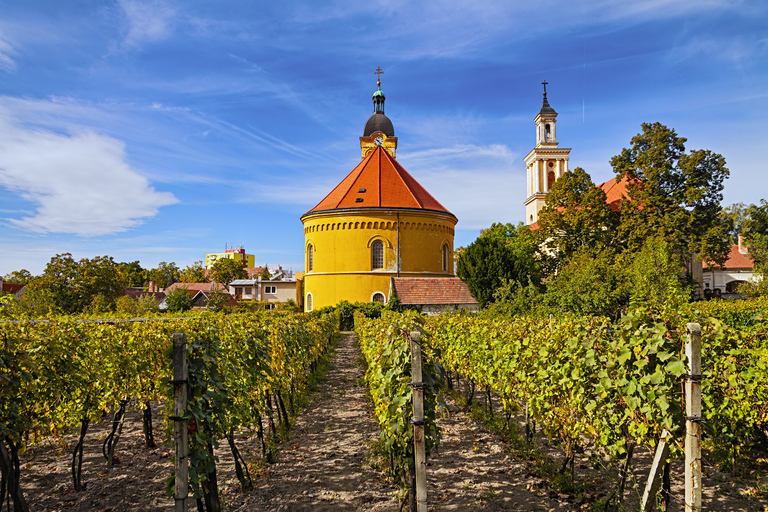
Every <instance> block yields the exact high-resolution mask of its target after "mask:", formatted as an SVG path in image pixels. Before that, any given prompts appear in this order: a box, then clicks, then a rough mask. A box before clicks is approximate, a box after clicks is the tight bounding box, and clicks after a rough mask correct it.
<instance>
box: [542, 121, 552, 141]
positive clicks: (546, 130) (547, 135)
mask: <svg viewBox="0 0 768 512" xmlns="http://www.w3.org/2000/svg"><path fill="white" fill-rule="evenodd" d="M551 136H552V132H551V131H550V129H549V125H548V124H545V125H544V138H545V139H547V140H548V139H549V138H550V137H551Z"/></svg>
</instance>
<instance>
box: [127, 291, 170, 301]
mask: <svg viewBox="0 0 768 512" xmlns="http://www.w3.org/2000/svg"><path fill="white" fill-rule="evenodd" d="M125 294H126V295H127V296H129V297H130V298H132V299H137V300H138V298H139V297H143V296H145V295H151V296H153V297H154V298H156V299H157V300H159V301H161V300H163V299H164V298H165V292H148V291H145V290H142V289H136V288H126V290H125Z"/></svg>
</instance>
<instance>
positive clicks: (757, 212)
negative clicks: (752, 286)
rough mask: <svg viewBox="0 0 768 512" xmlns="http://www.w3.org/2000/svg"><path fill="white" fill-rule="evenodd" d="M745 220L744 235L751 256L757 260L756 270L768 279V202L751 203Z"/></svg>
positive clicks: (763, 200) (764, 279)
mask: <svg viewBox="0 0 768 512" xmlns="http://www.w3.org/2000/svg"><path fill="white" fill-rule="evenodd" d="M746 217H747V218H746V220H745V222H744V237H745V240H746V244H747V247H748V249H749V257H750V258H752V259H753V260H754V262H755V270H756V271H757V272H758V273H760V274H761V275H762V276H763V281H766V280H768V202H766V200H765V199H761V200H760V205H759V206H758V205H754V204H753V205H750V206H749V208H748V209H747V215H746Z"/></svg>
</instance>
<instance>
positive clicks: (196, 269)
mask: <svg viewBox="0 0 768 512" xmlns="http://www.w3.org/2000/svg"><path fill="white" fill-rule="evenodd" d="M180 280H181V282H182V283H207V282H208V277H207V276H206V274H205V267H204V266H203V262H202V261H196V262H194V263H193V264H191V265H187V266H186V267H184V270H182V271H181V277H180Z"/></svg>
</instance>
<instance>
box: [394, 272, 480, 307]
mask: <svg viewBox="0 0 768 512" xmlns="http://www.w3.org/2000/svg"><path fill="white" fill-rule="evenodd" d="M392 284H393V286H394V291H395V294H396V295H397V298H398V299H400V303H401V304H477V303H478V302H477V301H476V300H475V298H474V297H472V294H471V293H469V288H467V284H466V283H465V282H464V281H462V280H461V279H459V278H458V277H393V278H392Z"/></svg>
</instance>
